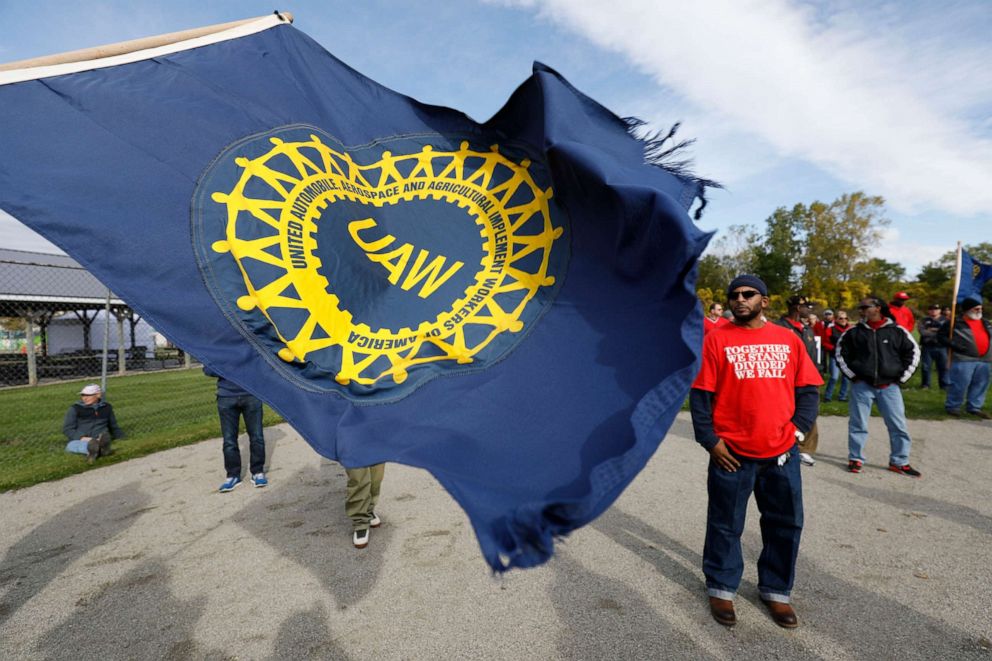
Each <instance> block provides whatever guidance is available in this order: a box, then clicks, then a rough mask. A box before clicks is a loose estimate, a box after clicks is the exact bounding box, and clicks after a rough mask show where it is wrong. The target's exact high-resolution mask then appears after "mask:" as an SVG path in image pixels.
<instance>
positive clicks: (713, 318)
mask: <svg viewBox="0 0 992 661" xmlns="http://www.w3.org/2000/svg"><path fill="white" fill-rule="evenodd" d="M729 323H730V322H729V321H728V320H727V319H725V318H724V316H723V306H722V305H720V304H719V303H710V311H709V313H708V314H706V315H705V316H704V317H703V336H705V335H707V334H708V333H709V332H710V331H711V330H713V329H714V328H719V327H720V326H723V325H725V324H729Z"/></svg>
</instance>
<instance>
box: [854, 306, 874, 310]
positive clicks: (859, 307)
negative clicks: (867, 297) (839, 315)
mask: <svg viewBox="0 0 992 661" xmlns="http://www.w3.org/2000/svg"><path fill="white" fill-rule="evenodd" d="M877 307H878V306H877V305H859V306H858V309H859V310H867V309H868V308H877Z"/></svg>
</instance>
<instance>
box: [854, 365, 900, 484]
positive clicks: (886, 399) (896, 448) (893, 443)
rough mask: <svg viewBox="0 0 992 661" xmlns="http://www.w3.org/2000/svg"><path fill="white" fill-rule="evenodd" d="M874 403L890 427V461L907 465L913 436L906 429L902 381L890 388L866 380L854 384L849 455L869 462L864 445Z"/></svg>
mask: <svg viewBox="0 0 992 661" xmlns="http://www.w3.org/2000/svg"><path fill="white" fill-rule="evenodd" d="M872 403H874V404H876V405H878V412H879V413H881V414H882V420H884V421H885V426H886V428H887V429H888V430H889V446H890V450H889V463H890V464H892V465H893V466H905V465H906V464H908V463H909V448H910V446H911V445H912V440H911V439H910V438H909V431H908V430H907V429H906V406H905V404H903V401H902V390H900V389H899V384H897V383H893V384H892V385H891V386H889V387H888V388H875V387H873V386H871V385H869V384H868V383H865V382H864V381H855V382H854V383H852V384H851V403H850V404H849V405H848V413H849V416H850V417H848V420H847V458H848V459H852V460H853V459H856V460H858V461H860V462H862V463H863V462H865V461H866V460H865V455H864V447H865V441H867V440H868V418H869V417H870V416H871V405H872Z"/></svg>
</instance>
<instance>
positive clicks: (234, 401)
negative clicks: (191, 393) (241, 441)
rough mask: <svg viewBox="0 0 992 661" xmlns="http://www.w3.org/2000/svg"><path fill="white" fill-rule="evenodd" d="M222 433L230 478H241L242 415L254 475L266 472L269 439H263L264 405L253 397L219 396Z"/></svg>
mask: <svg viewBox="0 0 992 661" xmlns="http://www.w3.org/2000/svg"><path fill="white" fill-rule="evenodd" d="M217 413H218V414H219V415H220V431H221V434H222V435H223V436H224V470H226V471H227V476H228V477H241V450H240V449H239V448H238V426H239V422H240V418H241V416H244V419H245V431H247V432H248V448H249V453H250V456H251V474H252V475H254V474H255V473H261V472H263V471H264V470H265V437H263V436H262V402H261V400H259V399H258V398H257V397H252V396H251V395H241V396H240V397H221V396H218V397H217Z"/></svg>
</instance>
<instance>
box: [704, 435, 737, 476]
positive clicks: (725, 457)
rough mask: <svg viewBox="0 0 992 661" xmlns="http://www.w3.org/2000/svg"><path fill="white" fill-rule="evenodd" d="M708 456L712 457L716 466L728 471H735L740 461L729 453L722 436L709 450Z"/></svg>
mask: <svg viewBox="0 0 992 661" xmlns="http://www.w3.org/2000/svg"><path fill="white" fill-rule="evenodd" d="M710 456H711V457H713V461H715V462H716V465H717V466H719V467H720V468H722V469H723V470H725V471H727V472H729V473H736V472H737V469H738V468H740V467H741V462H739V461H737V457H735V456H734V455H732V454H730V450H728V449H727V444H726V443H724V442H723V439H722V438H721V439H720V440H719V441H718V442H717V444H716V445H714V446H713V448H712V449H711V450H710Z"/></svg>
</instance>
